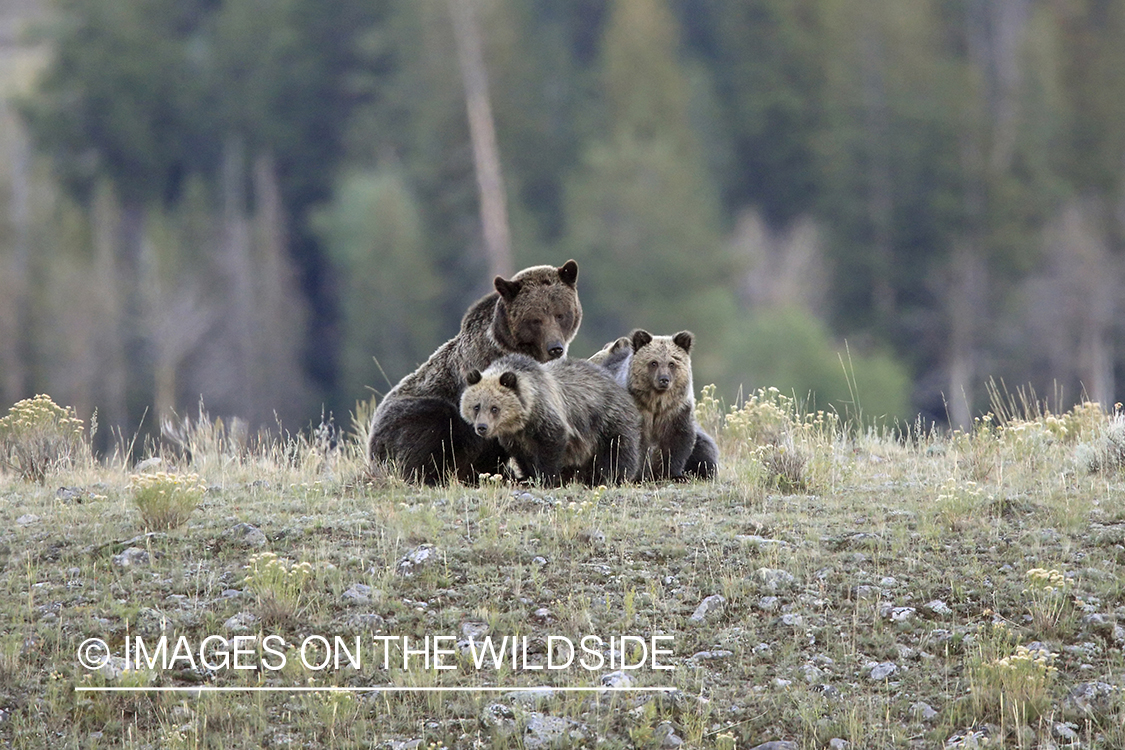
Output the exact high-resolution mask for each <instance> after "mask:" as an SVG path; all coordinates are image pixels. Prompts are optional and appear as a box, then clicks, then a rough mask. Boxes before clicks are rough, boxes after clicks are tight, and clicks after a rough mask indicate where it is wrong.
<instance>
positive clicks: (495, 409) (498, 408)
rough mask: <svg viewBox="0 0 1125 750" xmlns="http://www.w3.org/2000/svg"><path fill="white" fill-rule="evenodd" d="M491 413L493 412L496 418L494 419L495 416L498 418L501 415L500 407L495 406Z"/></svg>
mask: <svg viewBox="0 0 1125 750" xmlns="http://www.w3.org/2000/svg"><path fill="white" fill-rule="evenodd" d="M490 411H491V412H492V416H494V417H495V416H496V415H497V414H499V413H500V407H499V406H494V407H492V409H490Z"/></svg>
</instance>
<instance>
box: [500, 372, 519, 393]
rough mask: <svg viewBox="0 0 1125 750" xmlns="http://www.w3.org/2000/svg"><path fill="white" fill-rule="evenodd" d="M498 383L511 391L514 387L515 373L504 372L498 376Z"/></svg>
mask: <svg viewBox="0 0 1125 750" xmlns="http://www.w3.org/2000/svg"><path fill="white" fill-rule="evenodd" d="M500 385H502V386H504V387H505V388H511V389H512V390H513V391H514V390H517V389H516V374H515V373H514V372H506V373H504V374H503V375H501V376H500Z"/></svg>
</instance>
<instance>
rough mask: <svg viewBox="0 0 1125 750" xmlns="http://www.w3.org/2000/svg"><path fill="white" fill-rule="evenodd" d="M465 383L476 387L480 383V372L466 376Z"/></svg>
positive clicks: (474, 371)
mask: <svg viewBox="0 0 1125 750" xmlns="http://www.w3.org/2000/svg"><path fill="white" fill-rule="evenodd" d="M465 382H466V383H468V384H469V385H476V384H477V383H479V382H480V370H473V371H472V372H470V373H469V374H468V375H466V376H465Z"/></svg>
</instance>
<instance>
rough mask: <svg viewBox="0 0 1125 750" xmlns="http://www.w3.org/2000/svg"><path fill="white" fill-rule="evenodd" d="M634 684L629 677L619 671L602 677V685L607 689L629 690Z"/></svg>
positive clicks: (634, 681)
mask: <svg viewBox="0 0 1125 750" xmlns="http://www.w3.org/2000/svg"><path fill="white" fill-rule="evenodd" d="M635 683H636V680H634V679H633V677H632V676H631V675H629V674H628V673H626V672H622V671H620V670H618V671H616V672H610V673H609V674H606V675H602V685H604V686H605V687H607V688H631V687H633V685H634V684H635Z"/></svg>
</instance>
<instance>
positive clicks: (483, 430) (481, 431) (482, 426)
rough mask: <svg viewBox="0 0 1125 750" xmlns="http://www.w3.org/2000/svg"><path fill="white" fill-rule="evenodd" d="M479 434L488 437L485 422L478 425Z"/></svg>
mask: <svg viewBox="0 0 1125 750" xmlns="http://www.w3.org/2000/svg"><path fill="white" fill-rule="evenodd" d="M477 434H478V435H487V434H488V425H486V424H484V423H483V422H482V423H480V424H478V425H477Z"/></svg>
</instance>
